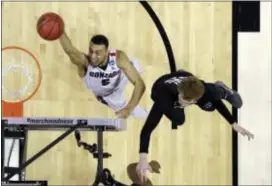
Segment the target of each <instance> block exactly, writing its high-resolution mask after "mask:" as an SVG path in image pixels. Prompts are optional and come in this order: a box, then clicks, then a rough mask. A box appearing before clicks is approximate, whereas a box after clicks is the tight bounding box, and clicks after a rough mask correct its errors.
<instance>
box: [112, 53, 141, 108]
mask: <svg viewBox="0 0 272 186" xmlns="http://www.w3.org/2000/svg"><path fill="white" fill-rule="evenodd" d="M117 63H118V66H119V68H121V69H122V70H123V71H124V73H125V74H126V76H127V78H128V79H129V81H130V82H131V83H132V84H133V85H134V91H133V93H132V96H131V98H130V101H129V103H128V107H130V108H132V109H133V108H134V107H136V106H137V105H138V104H139V102H140V100H141V98H142V96H143V94H144V92H145V83H144V81H143V79H142V77H141V76H140V73H139V72H138V71H137V70H136V68H135V67H134V66H133V64H132V63H131V62H130V60H129V58H128V57H127V55H126V54H125V53H124V52H123V51H120V50H119V51H118V60H117Z"/></svg>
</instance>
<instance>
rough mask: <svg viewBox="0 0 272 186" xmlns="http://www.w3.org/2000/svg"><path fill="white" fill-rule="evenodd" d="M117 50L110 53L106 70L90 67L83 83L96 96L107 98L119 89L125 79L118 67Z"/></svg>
mask: <svg viewBox="0 0 272 186" xmlns="http://www.w3.org/2000/svg"><path fill="white" fill-rule="evenodd" d="M116 55H117V54H116V50H114V49H111V50H110V51H109V61H108V64H107V67H106V69H105V70H103V69H101V68H99V67H93V66H91V65H90V64H89V65H88V68H87V72H86V74H85V76H84V77H83V81H84V83H85V85H86V86H87V88H88V89H90V90H91V91H92V92H93V93H94V94H95V95H98V96H107V95H109V94H111V93H112V92H114V91H115V89H116V88H118V85H119V84H120V82H121V81H122V80H123V79H124V77H125V74H124V72H123V71H122V70H121V69H120V68H119V67H118V66H117V62H116Z"/></svg>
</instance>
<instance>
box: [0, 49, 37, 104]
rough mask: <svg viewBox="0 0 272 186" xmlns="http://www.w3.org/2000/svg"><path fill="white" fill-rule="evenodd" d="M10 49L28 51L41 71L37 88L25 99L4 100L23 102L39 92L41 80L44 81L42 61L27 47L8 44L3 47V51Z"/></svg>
mask: <svg viewBox="0 0 272 186" xmlns="http://www.w3.org/2000/svg"><path fill="white" fill-rule="evenodd" d="M10 49H15V50H21V51H23V52H26V53H27V54H29V55H30V56H31V57H32V59H34V61H35V63H36V65H37V68H38V72H39V74H38V84H37V86H36V88H35V89H34V91H33V92H32V94H30V95H29V96H28V97H26V98H25V99H22V100H20V101H16V102H8V101H5V100H2V101H3V102H4V103H23V102H26V101H27V100H29V99H30V98H32V97H33V96H34V95H35V94H36V93H37V91H38V89H39V88H40V85H41V81H42V70H41V66H40V63H39V61H38V59H37V58H36V57H35V56H34V55H33V54H32V53H31V52H30V51H28V50H27V49H25V48H22V47H19V46H7V47H4V48H2V52H3V51H5V50H10Z"/></svg>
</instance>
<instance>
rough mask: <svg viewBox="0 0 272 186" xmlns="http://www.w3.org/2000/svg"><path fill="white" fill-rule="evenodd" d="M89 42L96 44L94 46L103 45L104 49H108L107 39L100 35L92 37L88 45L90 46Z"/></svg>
mask: <svg viewBox="0 0 272 186" xmlns="http://www.w3.org/2000/svg"><path fill="white" fill-rule="evenodd" d="M91 42H92V43H94V44H96V45H101V44H103V45H105V46H106V48H108V46H109V40H108V38H107V37H106V36H104V35H100V34H99V35H94V36H93V37H92V38H91V40H90V44H91Z"/></svg>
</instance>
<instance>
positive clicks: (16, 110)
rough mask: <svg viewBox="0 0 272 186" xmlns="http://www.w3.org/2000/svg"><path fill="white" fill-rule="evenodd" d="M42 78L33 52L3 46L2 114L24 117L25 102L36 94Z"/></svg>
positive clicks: (16, 47)
mask: <svg viewBox="0 0 272 186" xmlns="http://www.w3.org/2000/svg"><path fill="white" fill-rule="evenodd" d="M41 79H42V73H41V67H40V64H39V62H38V60H37V59H36V57H35V56H34V55H33V54H32V53H31V52H29V51H28V50H26V49H24V48H22V47H18V46H8V47H4V48H2V110H3V111H2V116H3V117H8V116H13V117H23V103H24V102H26V101H27V100H29V99H30V98H32V97H33V96H34V95H35V94H36V92H37V91H38V89H39V87H40V84H41Z"/></svg>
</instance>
